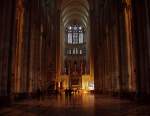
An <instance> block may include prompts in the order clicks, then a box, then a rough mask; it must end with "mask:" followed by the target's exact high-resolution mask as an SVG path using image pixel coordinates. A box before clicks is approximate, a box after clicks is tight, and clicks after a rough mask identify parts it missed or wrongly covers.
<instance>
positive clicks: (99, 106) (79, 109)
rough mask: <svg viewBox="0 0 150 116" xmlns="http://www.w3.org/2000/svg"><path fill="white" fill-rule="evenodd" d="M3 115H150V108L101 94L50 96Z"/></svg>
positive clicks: (9, 109) (2, 111)
mask: <svg viewBox="0 0 150 116" xmlns="http://www.w3.org/2000/svg"><path fill="white" fill-rule="evenodd" d="M0 116H150V105H140V104H137V103H134V102H132V101H128V100H120V99H116V98H110V97H106V96H100V95H91V94H82V95H72V96H71V97H69V96H67V97H66V96H65V95H59V96H49V97H45V98H44V99H41V100H37V99H34V100H33V99H31V100H24V101H21V102H17V103H13V104H12V105H11V106H10V107H5V108H1V109H0Z"/></svg>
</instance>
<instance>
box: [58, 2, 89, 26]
mask: <svg viewBox="0 0 150 116" xmlns="http://www.w3.org/2000/svg"><path fill="white" fill-rule="evenodd" d="M61 18H62V23H63V24H64V26H65V27H66V26H67V25H70V24H81V25H82V26H84V27H87V26H88V21H89V3H88V1H87V0H62V4H61Z"/></svg>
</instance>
